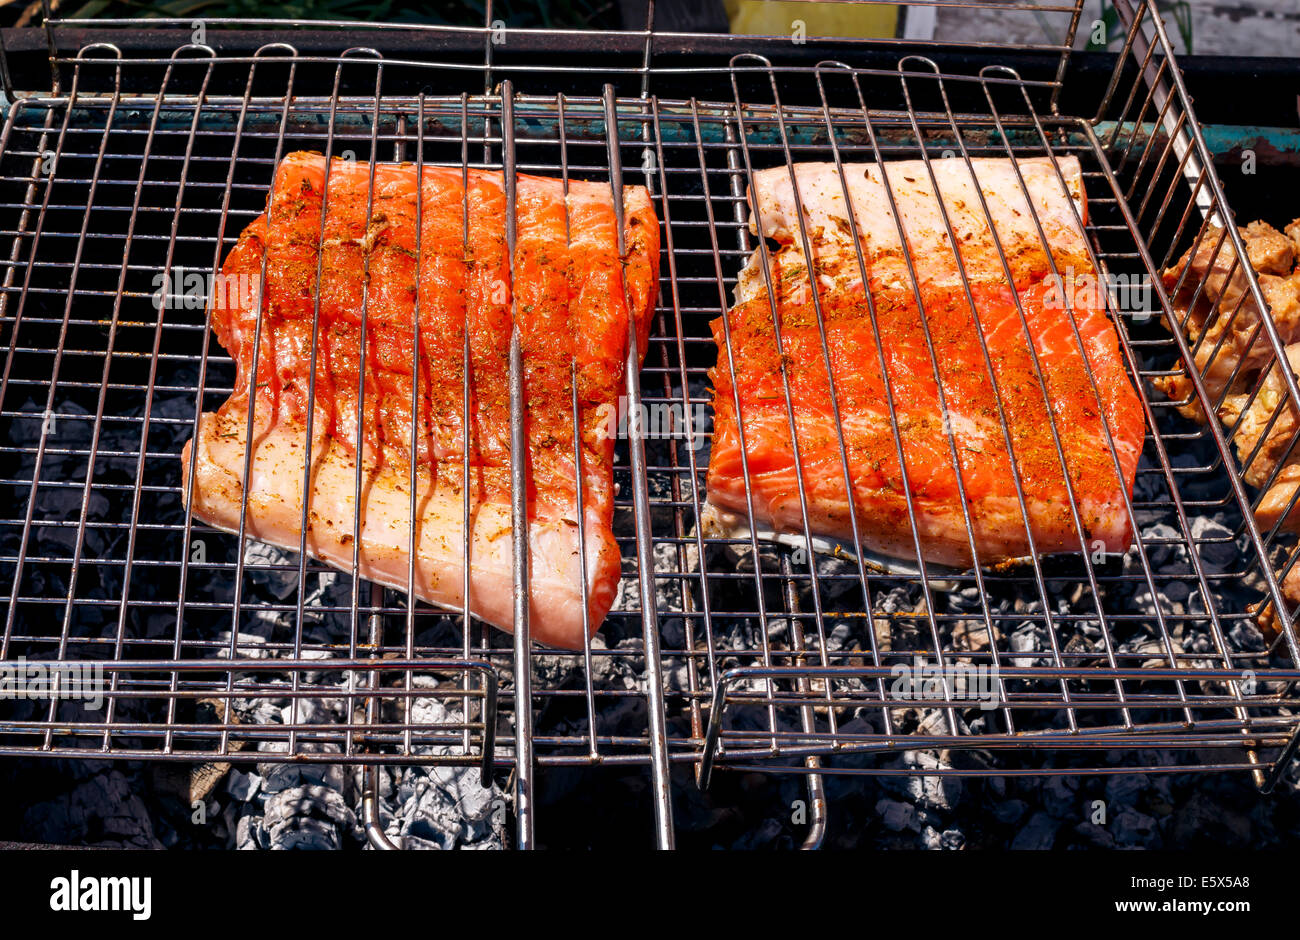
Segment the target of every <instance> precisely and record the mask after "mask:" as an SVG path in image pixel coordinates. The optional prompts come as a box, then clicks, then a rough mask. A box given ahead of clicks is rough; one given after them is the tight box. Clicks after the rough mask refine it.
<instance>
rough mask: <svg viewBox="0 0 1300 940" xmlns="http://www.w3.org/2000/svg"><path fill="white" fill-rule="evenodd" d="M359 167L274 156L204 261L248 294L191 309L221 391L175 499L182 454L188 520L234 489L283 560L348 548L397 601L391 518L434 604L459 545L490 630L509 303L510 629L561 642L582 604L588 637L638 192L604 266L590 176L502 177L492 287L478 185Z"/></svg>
mask: <svg viewBox="0 0 1300 940" xmlns="http://www.w3.org/2000/svg"><path fill="white" fill-rule="evenodd" d="M371 172H372V168H371V166H370V165H369V164H367V163H364V162H360V163H358V162H349V161H343V160H337V159H335V160H333V161H331V162H330V163H329V165H328V166H327V164H326V160H325V158H324V157H323V156H322V155H320V154H317V153H293V154H290V155H289V156H287V157H285V158H284V160H283V161H281V163H280V165H279V166H278V167H277V169H276V172H275V177H274V182H273V185H272V188H271V192H270V194H269V196H268V199H267V210H266V212H265V213H264V214H263V215H261V216H258V217H257V218H256V219H255V220H254V221H253V222H252V223H251V224H250V225H249V226H248V228H247V229H245V231H244V232H243V233H242V235H241V236H240V238H239V240H238V243H237V244H236V245H235V247H234V248H233V249H232V250H231V252H230V255H229V256H228V257H227V258H226V261H225V264H224V266H223V268H222V276H223V280H224V282H225V283H226V284H230V283H234V282H235V280H237V279H238V278H239V277H240V276H243V277H245V278H248V279H251V282H252V283H253V285H254V286H253V290H252V291H251V295H250V296H248V297H243V296H241V294H240V292H232V291H227V292H226V299H227V300H231V302H227V303H221V302H218V300H219V299H220V298H214V301H213V303H212V309H211V322H212V326H213V329H214V331H215V332H216V335H217V338H218V340H219V341H220V342H221V345H222V346H224V347H225V348H226V349H227V350H228V351H229V352H230V355H231V357H232V358H233V359H234V362H235V366H236V378H235V384H234V391H233V393H232V395H231V396H230V398H229V399H228V400H227V401H226V402H225V403H224V404H223V405H222V406H221V407H220V408H219V409H218V410H217V411H216V412H215V413H210V414H204V415H203V416H202V419H201V420H200V423H199V427H198V430H197V433H196V435H195V438H194V440H193V441H191V442H189V443H187V444H186V446H185V451H184V453H183V454H182V467H184V468H185V472H186V474H187V479H186V480H185V481H184V486H185V491H186V492H187V493H189V492H190V488H189V485H188V484H189V480H188V470H189V464H190V457H191V454H190V448H191V447H192V446H193V447H196V448H197V454H196V460H195V479H194V485H193V490H192V499H191V504H190V509H191V511H192V512H193V513H194V515H195V516H197V517H198V518H200V519H202V520H204V521H206V522H208V523H211V524H212V525H214V526H217V527H219V528H223V529H227V530H231V531H235V530H237V529H238V527H239V518H240V510H241V503H242V502H243V500H244V499H245V498H246V499H247V517H246V530H247V532H248V534H249V535H250V536H251V537H254V538H257V539H261V540H263V541H265V542H269V543H272V544H275V545H279V546H282V547H285V548H288V549H292V550H295V551H296V550H298V549H299V547H300V544H305V547H306V550H307V552H308V553H309V554H310V555H312V556H313V557H315V558H317V559H320V560H321V561H324V562H327V563H329V564H331V565H335V566H337V567H339V568H342V569H344V570H347V571H351V570H352V565H353V555H354V547H355V548H357V550H358V551H359V574H360V576H361V577H363V578H368V579H370V580H372V581H376V582H378V583H381V584H385V585H389V586H391V587H394V588H398V589H401V590H406V589H407V586H408V562H409V561H410V552H409V550H408V546H409V544H410V541H409V540H410V539H411V535H412V527H414V538H415V543H414V544H415V565H414V568H415V581H414V593H415V595H416V596H417V597H419V598H421V599H423V600H426V601H429V602H431V603H434V604H438V605H441V606H444V607H448V608H453V609H463V607H464V605H465V603H466V599H465V598H464V597H463V589H462V586H463V584H464V574H465V565H466V557H465V545H466V542H468V546H469V559H468V564H469V573H470V574H469V588H470V597H469V600H468V606H469V610H470V611H471V612H472V613H473V614H475V615H476V616H478V617H480V618H482V619H483V620H486V621H488V622H489V623H492V624H495V625H496V626H498V627H501V628H503V629H507V630H508V629H510V628H511V623H512V590H513V581H512V549H511V538H510V535H511V531H512V526H511V513H510V492H511V491H510V399H509V351H510V337H511V303H512V300H513V302H514V307H515V310H516V314H517V316H518V320H519V326H520V331H521V337H522V350H523V361H524V372H525V374H524V389H525V390H524V394H525V399H526V416H525V422H526V434H527V440H528V461H529V474H530V475H529V479H530V487H529V491H528V494H527V504H528V515H529V532H528V535H529V546H530V558H531V581H530V585H529V587H530V595H531V616H530V623H531V635H532V637H533V638H534V639H536V640H538V641H539V642H542V643H546V644H550V645H554V646H560V647H569V648H573V647H580V646H581V645H582V643H583V610H584V606H585V608H586V612H587V614H588V620H589V624H590V627H591V629H592V630H595V629H596V628H598V627H599V626H600V624H601V622H602V621H603V620H604V618H605V615H606V614H607V613H608V611H609V608H610V605H611V604H612V602H613V599H614V595H615V592H616V589H617V585H618V580H619V576H620V573H619V569H620V553H619V549H618V545H617V544H616V542H615V540H614V535H613V531H612V520H613V511H614V483H613V447H614V442H613V440H612V439H611V437H610V435H609V434H608V433H607V431H606V428H607V421H606V418H607V409H608V408H609V407H610V406H611V405H613V404H614V403H616V402H617V400H618V396H619V393H620V390H621V389H622V386H623V380H624V363H625V361H626V356H627V350H628V343H629V318H630V319H631V322H632V324H634V325H635V328H636V330H637V332H638V334H639V336H640V338H641V344H640V347H639V348H640V349H641V351H642V354H643V355H644V350H645V338H646V337H647V335H648V332H649V322H650V316H651V313H652V311H653V308H654V301H655V296H656V291H657V285H658V267H659V263H658V253H659V223H658V220H657V218H656V216H655V213H654V209H653V207H652V206H651V203H650V197H649V194H648V193H647V191H646V190H645V189H644V188H643V187H638V186H628V187H626V188H625V189H624V192H623V210H624V230H625V231H624V234H625V236H626V246H627V251H626V254H625V256H624V257H623V258H622V259H620V257H619V253H618V240H617V235H618V232H617V227H616V221H615V214H614V202H613V196H612V192H611V187H610V186H609V184H607V183H595V182H580V181H576V180H575V181H570V182H569V184H568V185H569V192H568V199H567V202H566V198H565V192H564V184H563V183H562V182H561V181H560V180H557V179H546V178H541V177H533V176H525V175H521V176H519V177H518V187H517V200H516V201H517V214H516V219H517V238H516V249H515V257H514V273H513V278H512V276H511V270H510V258H509V257H508V252H507V247H506V237H505V218H506V212H507V205H506V193H505V188H504V182H503V179H502V175H501V173H499V172H488V171H480V170H470V171H469V173H468V191H467V188H466V185H465V183H464V178H463V176H462V170H461V169H459V168H451V169H449V168H442V167H425V168H424V169H423V173H422V174H420V175H417V169H416V167H414V166H412V165H410V164H377V165H376V166H374V167H373V175H374V186H373V191H372V190H371V185H370V178H371ZM368 207H369V212H368V213H367V208H368ZM566 212H567V224H566ZM322 214H323V216H324V218H323V219H322ZM417 219H418V232H417ZM318 270H319V272H320V274H319V277H318V275H317V272H318ZM263 271H265V280H264V281H263V279H262V273H263ZM317 304H319V312H318V315H317V318H316V319H317V325H316V331H315V333H314V334H313V332H312V323H313V315H314V314H315V313H316V312H317V311H316V307H317ZM363 312H364V332H363V329H362V327H363ZM417 315H418V318H419V349H418V350H417V349H416V348H415V341H416V330H415V322H416V317H417ZM259 320H260V350H259V351H258V354H257V366H256V375H254V372H253V353H254V337H255V336H256V335H259V334H258V330H259ZM467 330H468V334H469V361H468V370H469V388H470V407H469V410H468V413H467V412H466V410H465V408H464V403H463V395H464V391H463V386H464V380H465V370H466V362H465V355H464V347H465V338H466V331H467ZM363 341H364V342H363ZM363 355H364V358H363ZM313 361H314V362H315V370H314V373H313V369H312V363H313ZM416 363H418V369H417V368H413V366H414V365H415V364H416ZM575 376H576V397H577V401H578V420H577V422H576V424H577V427H576V428H575V420H574V417H573V399H574V396H575V388H574V386H575V379H574V377H575ZM313 377H314V387H313ZM413 386H414V388H413ZM413 390H414V392H415V398H416V402H417V404H416V408H415V410H414V412H413V411H412V407H411V403H412V392H413ZM362 391H364V395H363V394H362ZM250 407H251V408H252V409H253V412H252V413H253V423H252V427H253V432H252V440H251V445H250V440H249V437H248V431H247V427H248V420H249V409H250ZM309 415H310V416H311V422H310V423H311V429H310V436H311V440H310V442H309V441H308V416H309ZM466 425H468V427H467V426H466ZM250 446H251V451H252V452H251V455H250V453H249V451H250ZM467 448H468V456H469V478H468V479H466V474H465V458H466V453H467ZM309 452H310V455H311V473H310V482H309V484H308V485H307V486H306V488H305V489H306V500H307V520H308V521H307V526H306V529H307V531H306V533H305V536H304V533H303V531H302V529H303V526H302V518H303V500H304V476H305V470H306V467H305V461H306V459H307V455H308V453H309ZM575 452H577V453H580V454H581V466H580V467H579V465H578V462H577V460H576V458H575ZM246 460H247V461H249V462H250V464H251V475H250V478H249V479H248V480H245V476H244V472H245V471H244V467H245V462H246ZM358 461H359V462H360V473H359V475H358ZM412 461H414V463H415V468H416V474H415V478H416V486H415V493H414V494H412V493H411V486H410V481H411V463H412ZM466 487H468V488H469V498H470V514H469V519H468V525H467V522H466V517H465V512H464V499H465V488H466ZM579 487H581V490H579ZM358 492H359V493H360V500H361V508H360V514H359V515H360V530H359V531H358V530H357V527H356V525H355V518H356V516H357V498H358V497H357V494H358ZM579 493H580V494H581V507H582V509H581V521H582V525H581V526H579V509H578V505H579V503H578V499H579ZM413 507H414V508H413ZM467 528H468V533H467V532H466V529H467ZM580 531H581V535H580ZM354 540H359V542H357V543H354ZM584 558H585V561H586V569H587V570H586V593H585V596H584V591H583V579H582V572H581V569H580V564H581V561H582V559H584Z"/></svg>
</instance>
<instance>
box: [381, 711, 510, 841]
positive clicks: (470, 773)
mask: <svg viewBox="0 0 1300 940" xmlns="http://www.w3.org/2000/svg"><path fill="white" fill-rule="evenodd" d="M460 721H461V714H460V711H459V709H457V708H452V707H448V706H447V705H445V704H444V703H443V702H442V701H440V700H439V699H437V698H434V697H432V696H427V697H426V696H421V697H418V698H416V699H414V700H413V703H412V707H411V722H412V723H413V724H420V725H430V726H433V727H437V726H445V725H452V724H457V723H459V722H460ZM417 751H418V752H420V753H422V754H425V755H427V756H430V757H446V756H448V755H451V754H452V753H453V752H458V751H459V748H454V747H452V746H450V745H442V744H437V745H420V746H418V747H417ZM393 773H395V774H399V775H400V776H398V778H397V780H396V782H395V783H394V781H393V778H392V776H390V775H389V773H387V772H383V771H381V772H380V775H379V776H380V779H381V786H380V788H379V792H378V796H379V798H380V802H381V804H382V805H381V810H380V812H381V818H383V819H387V820H388V821H387V823H386V825H385V832H386V834H387V835H388V836H389V837H390V838H391V839H393V840H394V841H395V842H399V843H400V844H403V845H405V846H406V847H408V848H438V849H453V848H495V849H499V848H504V847H505V819H506V815H507V802H506V799H505V797H504V795H503V793H502V791H501V790H500V789H499V788H498V787H497V785H496V782H495V781H493V780H489V781H488V782H487V784H486V785H485V784H484V781H483V778H482V775H481V773H480V770H479V768H478V767H468V766H458V765H441V766H421V767H407V768H401V769H400V770H397V771H393Z"/></svg>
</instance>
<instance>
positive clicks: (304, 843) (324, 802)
mask: <svg viewBox="0 0 1300 940" xmlns="http://www.w3.org/2000/svg"><path fill="white" fill-rule="evenodd" d="M264 810H265V812H264V815H263V817H262V828H263V829H264V830H265V832H266V836H267V842H268V844H269V845H270V847H271V848H273V849H295V848H308V849H337V848H341V847H342V845H343V843H344V841H345V840H347V839H349V838H350V839H354V840H359V839H360V837H361V831H360V827H359V826H358V825H357V817H356V814H355V813H354V812H353V811H352V808H351V807H349V806H348V804H347V801H346V800H345V799H344V797H343V794H342V793H340V792H339V791H338V790H337V789H335V788H333V787H328V786H320V785H316V784H305V785H303V786H297V787H290V788H288V789H285V790H279V791H276V792H273V793H271V794H270V795H269V796H267V798H266V804H265V807H264Z"/></svg>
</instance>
